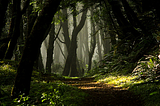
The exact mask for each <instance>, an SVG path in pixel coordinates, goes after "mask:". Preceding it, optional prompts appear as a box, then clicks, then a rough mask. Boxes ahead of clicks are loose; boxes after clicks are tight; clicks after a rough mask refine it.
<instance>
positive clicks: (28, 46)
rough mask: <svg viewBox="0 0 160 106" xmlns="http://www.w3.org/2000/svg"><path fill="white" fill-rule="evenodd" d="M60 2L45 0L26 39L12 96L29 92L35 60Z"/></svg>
mask: <svg viewBox="0 0 160 106" xmlns="http://www.w3.org/2000/svg"><path fill="white" fill-rule="evenodd" d="M59 4H60V0H59V1H55V0H46V1H45V6H44V8H43V9H42V11H41V13H40V15H39V17H38V18H37V19H36V22H35V24H34V26H33V28H32V31H31V33H30V35H29V37H28V39H27V40H26V43H25V47H24V51H23V54H22V58H21V61H20V63H19V67H18V69H17V74H16V80H15V84H14V88H13V90H12V94H11V95H12V97H17V96H18V95H19V94H24V95H28V94H29V91H30V82H31V75H32V71H33V65H34V61H35V60H36V57H37V55H38V51H39V49H40V47H41V44H42V42H43V40H44V39H45V37H46V36H44V35H45V32H46V30H47V29H48V27H49V25H50V24H51V22H52V19H53V16H54V14H55V13H56V11H57V8H58V6H59ZM51 10H52V12H51ZM44 20H45V21H44Z"/></svg>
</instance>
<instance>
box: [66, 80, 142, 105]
mask: <svg viewBox="0 0 160 106" xmlns="http://www.w3.org/2000/svg"><path fill="white" fill-rule="evenodd" d="M63 82H64V83H66V84H69V85H72V86H76V87H78V88H80V89H82V90H83V91H84V92H86V93H88V94H89V96H88V98H86V100H85V101H84V105H83V106H143V104H142V102H141V101H140V98H139V97H138V96H135V95H133V94H132V93H131V92H129V91H127V90H125V89H122V88H115V87H113V86H111V85H107V84H105V83H97V82H95V81H94V79H93V78H81V79H66V80H64V81H63Z"/></svg>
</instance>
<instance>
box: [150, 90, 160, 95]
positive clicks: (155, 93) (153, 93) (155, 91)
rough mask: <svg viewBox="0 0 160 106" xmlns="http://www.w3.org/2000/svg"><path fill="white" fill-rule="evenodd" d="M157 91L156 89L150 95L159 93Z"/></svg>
mask: <svg viewBox="0 0 160 106" xmlns="http://www.w3.org/2000/svg"><path fill="white" fill-rule="evenodd" d="M157 93H158V92H157V91H155V92H152V93H150V94H149V95H150V96H151V95H155V94H157Z"/></svg>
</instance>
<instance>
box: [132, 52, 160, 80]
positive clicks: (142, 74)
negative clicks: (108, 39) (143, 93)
mask: <svg viewBox="0 0 160 106" xmlns="http://www.w3.org/2000/svg"><path fill="white" fill-rule="evenodd" d="M158 67H159V59H158V58H157V56H152V55H149V56H147V57H146V59H145V60H143V61H142V60H140V61H139V62H138V64H137V66H136V68H135V69H134V70H133V75H138V76H139V78H141V79H145V80H146V81H156V80H157V78H158V76H159V74H158V73H159V71H160V70H159V69H158Z"/></svg>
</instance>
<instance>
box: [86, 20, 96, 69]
mask: <svg viewBox="0 0 160 106" xmlns="http://www.w3.org/2000/svg"><path fill="white" fill-rule="evenodd" d="M92 28H93V30H92V32H93V34H92V35H91V44H90V51H89V63H88V71H89V70H90V69H91V66H92V57H93V54H94V50H95V47H96V31H95V24H94V22H92Z"/></svg>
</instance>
